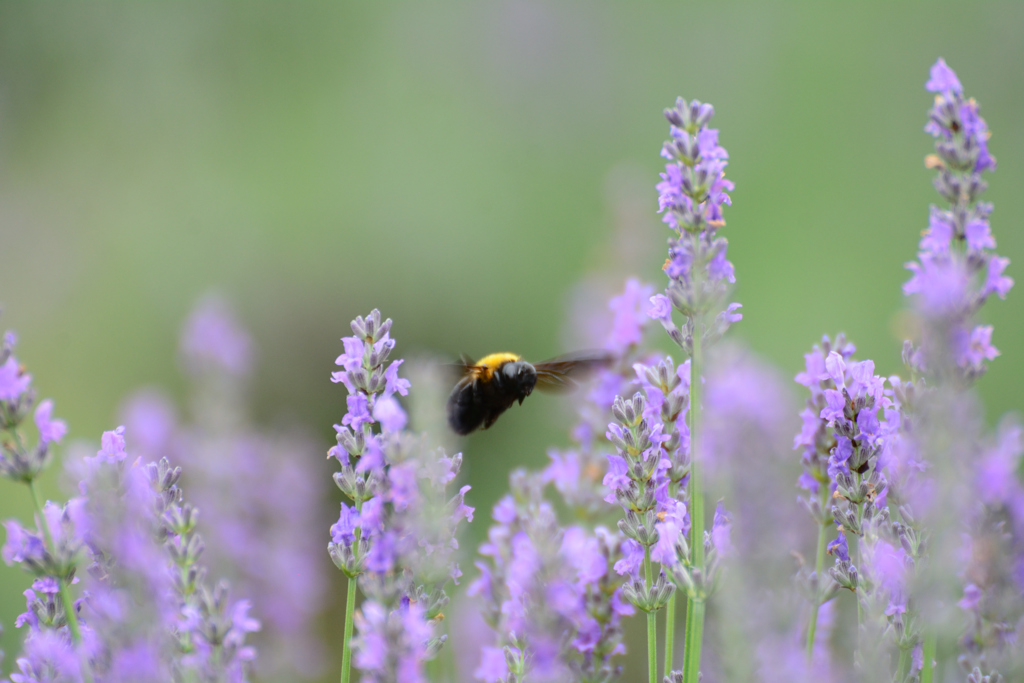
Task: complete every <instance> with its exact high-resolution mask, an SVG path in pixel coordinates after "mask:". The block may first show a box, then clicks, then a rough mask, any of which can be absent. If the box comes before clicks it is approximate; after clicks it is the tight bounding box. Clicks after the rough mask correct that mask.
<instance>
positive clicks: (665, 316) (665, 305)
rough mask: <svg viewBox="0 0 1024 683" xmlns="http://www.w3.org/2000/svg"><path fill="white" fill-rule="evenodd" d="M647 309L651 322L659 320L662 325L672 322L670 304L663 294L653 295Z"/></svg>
mask: <svg viewBox="0 0 1024 683" xmlns="http://www.w3.org/2000/svg"><path fill="white" fill-rule="evenodd" d="M650 302H651V303H650V305H649V306H648V307H647V315H648V316H649V317H650V318H651V319H652V320H660V321H662V322H663V323H666V322H668V323H671V322H672V302H671V301H670V300H669V298H668V297H667V296H665V295H664V294H655V295H654V296H652V297H651V299H650Z"/></svg>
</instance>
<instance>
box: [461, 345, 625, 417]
mask: <svg viewBox="0 0 1024 683" xmlns="http://www.w3.org/2000/svg"><path fill="white" fill-rule="evenodd" d="M461 360H462V362H461V363H460V364H459V365H458V367H459V368H461V371H462V377H461V379H460V380H459V381H458V383H457V384H456V385H455V388H454V389H452V393H451V394H450V395H449V396H448V425H449V426H450V427H451V428H452V430H453V431H454V432H455V433H456V434H463V435H465V434H469V433H470V432H472V431H474V430H476V429H477V428H479V427H480V426H481V425H482V426H483V428H484V429H487V428H488V427H490V426H491V425H492V424H494V421H495V420H497V419H498V418H499V417H500V416H501V414H502V413H504V412H505V411H506V410H508V409H509V408H510V407H511V406H512V404H513V403H515V402H516V400H518V401H519V405H522V404H523V399H525V398H526V397H527V396H529V395H530V394H532V393H533V390H534V388H537V389H540V390H542V391H558V390H564V389H570V388H572V387H574V386H576V381H575V380H576V379H579V378H580V377H582V376H583V375H585V374H587V373H588V372H591V371H593V370H595V369H597V368H599V367H602V366H606V365H608V364H609V363H611V361H612V357H611V355H610V354H608V353H606V352H602V351H584V352H580V353H573V354H566V355H564V356H558V357H557V358H552V359H551V360H546V361H544V362H543V363H537V364H536V365H534V364H531V363H528V362H527V361H525V360H523V358H522V356H519V355H517V354H514V353H507V352H503V353H492V354H490V355H488V356H484V357H483V358H481V359H480V360H478V361H476V362H475V363H474V362H473V361H472V359H470V358H468V357H467V356H463V357H462V359H461Z"/></svg>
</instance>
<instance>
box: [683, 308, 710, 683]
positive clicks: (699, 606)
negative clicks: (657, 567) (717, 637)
mask: <svg viewBox="0 0 1024 683" xmlns="http://www.w3.org/2000/svg"><path fill="white" fill-rule="evenodd" d="M702 334H703V329H702V325H701V322H700V320H699V319H695V320H694V325H693V355H692V356H691V357H690V415H689V417H690V553H691V567H693V568H695V569H699V570H700V572H701V580H702V581H703V580H704V579H705V578H707V577H706V576H705V575H704V570H705V567H704V490H703V486H702V482H701V474H702V472H701V468H702V464H701V461H700V457H701V445H702V443H701V438H702V436H703V430H702V427H701V396H702V394H703V393H704V387H703V386H702V385H701V374H702V373H701V370H703V361H704V357H703V354H702V352H701V335H702ZM696 590H697V592H698V593H699V592H701V591H703V586H698V587H697V589H696ZM703 635H704V596H703V595H699V594H698V595H690V596H689V599H688V600H687V602H686V641H685V643H686V645H685V650H684V652H683V671H684V678H683V680H684V681H685V682H686V683H697V676H698V672H699V671H700V655H701V652H700V649H701V641H702V639H703Z"/></svg>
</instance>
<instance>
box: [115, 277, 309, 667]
mask: <svg viewBox="0 0 1024 683" xmlns="http://www.w3.org/2000/svg"><path fill="white" fill-rule="evenodd" d="M179 349H180V359H181V362H182V365H183V367H184V369H185V370H186V372H187V376H188V379H189V387H190V389H191V396H190V401H189V406H188V407H189V408H190V409H189V410H187V411H178V410H177V409H176V406H175V403H174V402H173V401H172V399H171V398H170V397H169V396H168V395H166V394H165V393H164V392H162V391H160V390H158V389H153V388H146V389H142V390H140V391H138V392H136V393H134V394H133V395H132V396H130V397H129V398H128V400H127V401H125V403H124V404H123V406H122V409H121V411H120V414H121V416H122V422H123V423H124V425H125V426H126V432H125V433H126V438H127V440H128V448H129V450H131V452H132V453H133V454H135V455H140V456H142V457H143V458H144V459H146V460H149V461H153V462H157V461H159V460H160V459H162V458H166V459H167V460H168V461H169V462H170V463H171V464H172V465H175V466H181V467H182V469H183V472H184V474H183V475H182V481H181V483H180V486H182V487H183V488H184V489H185V490H187V491H188V494H189V499H190V500H191V501H192V503H193V504H194V505H196V506H197V507H199V508H200V509H202V511H203V523H202V532H203V537H204V539H205V540H206V544H207V550H206V552H205V554H204V561H205V562H206V564H207V566H208V567H209V569H210V571H212V572H215V573H216V574H218V575H222V576H225V577H228V578H230V580H231V584H232V587H233V590H235V591H237V592H239V593H240V594H242V595H247V596H249V597H250V598H251V599H252V601H253V612H254V613H255V614H258V615H259V616H260V620H261V621H262V625H263V628H262V629H261V630H260V633H259V634H258V638H257V639H256V642H257V643H258V644H259V649H260V658H259V662H258V672H257V673H258V674H259V676H260V677H261V678H265V679H268V680H276V679H279V678H282V677H285V678H288V679H295V678H296V677H299V678H313V677H315V676H316V674H317V673H318V672H320V671H321V669H322V667H323V659H324V653H323V649H324V648H323V646H322V643H321V642H320V639H319V638H317V635H316V631H317V623H316V622H317V618H318V616H319V615H320V613H321V612H322V610H323V604H324V596H325V594H326V590H327V582H326V571H325V569H324V568H323V567H322V565H321V563H320V562H318V561H317V560H318V558H320V557H321V553H322V552H323V547H322V544H321V540H322V536H321V533H320V531H321V530H319V529H318V527H317V523H316V522H317V519H318V518H319V516H320V514H321V512H322V509H323V505H322V503H323V495H322V492H321V487H319V486H318V482H319V481H320V480H321V477H322V472H321V470H322V466H321V463H320V462H318V461H319V458H318V457H317V454H318V453H319V452H320V448H319V447H318V446H317V445H316V443H315V442H314V440H313V439H311V438H308V437H307V436H306V435H305V434H304V433H303V432H302V430H300V429H297V428H295V427H294V426H291V425H289V427H286V428H285V429H281V428H279V427H278V428H274V427H271V428H268V427H266V426H265V425H263V424H259V423H257V422H256V421H254V420H253V419H252V418H251V417H250V416H249V410H248V405H247V402H246V399H247V398H248V396H247V392H246V389H247V387H248V385H249V384H250V382H249V380H250V379H251V375H252V371H253V369H254V365H255V363H254V360H255V356H256V354H255V353H254V350H255V345H254V343H253V340H252V338H251V337H250V336H249V334H248V333H247V331H246V330H245V329H244V327H243V326H242V325H241V324H240V322H239V321H238V319H237V317H236V316H235V315H234V313H233V312H232V309H231V307H230V306H229V305H228V303H227V301H225V300H223V299H221V298H220V297H217V296H215V295H212V296H211V295H207V296H205V297H203V298H202V299H201V300H200V302H199V303H198V305H197V306H196V307H195V309H194V310H193V312H192V313H191V315H189V317H188V320H187V322H186V323H185V325H184V326H183V330H182V334H181V337H180V343H179ZM180 412H184V413H185V414H186V415H185V416H181V415H180Z"/></svg>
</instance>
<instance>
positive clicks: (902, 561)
mask: <svg viewBox="0 0 1024 683" xmlns="http://www.w3.org/2000/svg"><path fill="white" fill-rule="evenodd" d="M867 551H868V552H867V553H866V556H865V566H866V567H867V568H868V569H869V570H870V571H871V573H872V575H873V577H874V579H875V581H876V582H877V585H878V587H879V588H880V589H881V590H882V591H884V596H885V597H887V598H888V601H889V604H888V606H887V607H886V610H885V613H886V615H893V614H897V613H900V614H902V613H903V612H905V611H906V609H907V594H906V581H907V570H908V568H909V566H910V558H909V557H908V555H907V552H906V551H905V550H904V549H903V548H902V547H894V546H892V545H891V544H890V543H888V542H886V541H884V540H881V539H879V540H877V541H876V542H875V544H874V545H873V546H869V547H868V548H867Z"/></svg>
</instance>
